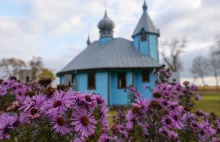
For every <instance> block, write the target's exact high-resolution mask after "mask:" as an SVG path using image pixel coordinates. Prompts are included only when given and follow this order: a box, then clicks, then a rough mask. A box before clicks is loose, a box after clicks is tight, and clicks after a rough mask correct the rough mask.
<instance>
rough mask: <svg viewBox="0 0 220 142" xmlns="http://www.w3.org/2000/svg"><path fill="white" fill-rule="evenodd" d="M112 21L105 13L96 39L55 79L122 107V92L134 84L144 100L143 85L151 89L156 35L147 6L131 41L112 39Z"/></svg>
mask: <svg viewBox="0 0 220 142" xmlns="http://www.w3.org/2000/svg"><path fill="white" fill-rule="evenodd" d="M114 27H115V24H114V22H113V21H112V20H111V19H110V18H109V17H108V15H107V12H105V15H104V18H103V19H102V20H101V21H100V22H99V23H98V28H99V30H100V31H99V33H100V38H99V40H97V41H94V42H90V40H89V38H88V41H87V45H88V46H87V48H86V49H85V50H84V51H82V52H81V53H80V54H79V55H78V56H76V57H75V58H74V59H73V60H72V61H71V62H70V63H69V64H67V65H66V66H65V67H64V68H63V69H62V70H61V71H60V72H58V73H57V76H58V77H60V83H61V84H66V85H71V84H74V86H75V90H76V91H80V92H86V91H88V92H95V93H99V94H100V95H101V96H102V97H103V98H104V99H105V100H106V103H107V104H108V105H126V104H127V102H128V101H127V93H126V92H124V89H125V88H126V87H127V86H129V85H134V86H135V87H136V88H138V90H139V91H140V92H141V93H142V95H143V96H144V97H146V98H151V96H152V93H151V92H150V91H149V90H145V89H144V85H148V86H150V87H152V88H153V87H154V86H155V83H154V81H155V79H156V76H155V75H152V71H153V69H154V68H155V67H158V66H160V65H159V57H158V37H159V35H160V33H159V30H157V29H156V28H155V26H154V24H153V22H152V21H151V19H150V17H149V15H148V12H147V4H146V2H144V5H143V14H142V16H141V18H140V20H139V22H138V24H137V26H136V28H135V29H134V32H133V34H132V38H133V40H132V41H130V40H128V39H124V38H114V36H113V35H114V31H113V30H114Z"/></svg>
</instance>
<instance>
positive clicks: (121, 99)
mask: <svg viewBox="0 0 220 142" xmlns="http://www.w3.org/2000/svg"><path fill="white" fill-rule="evenodd" d="M126 80H127V82H126V84H127V86H129V85H132V72H131V71H127V72H126ZM110 85H111V86H110V87H111V91H110V104H111V105H127V104H128V99H127V93H126V92H125V91H124V90H125V89H118V72H117V71H115V72H111V78H110Z"/></svg>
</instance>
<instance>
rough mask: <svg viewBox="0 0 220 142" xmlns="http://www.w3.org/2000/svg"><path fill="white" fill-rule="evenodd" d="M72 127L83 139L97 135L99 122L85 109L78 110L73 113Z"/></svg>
mask: <svg viewBox="0 0 220 142" xmlns="http://www.w3.org/2000/svg"><path fill="white" fill-rule="evenodd" d="M72 121H73V122H72V123H71V124H72V125H73V126H74V130H75V131H76V132H78V133H79V134H80V136H82V137H88V136H91V135H93V134H94V133H95V129H96V126H95V124H97V121H96V120H95V118H94V117H93V116H92V115H91V113H88V112H87V111H86V110H85V109H80V110H76V111H75V112H73V113H72Z"/></svg>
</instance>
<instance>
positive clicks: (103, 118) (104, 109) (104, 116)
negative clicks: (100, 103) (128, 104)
mask: <svg viewBox="0 0 220 142" xmlns="http://www.w3.org/2000/svg"><path fill="white" fill-rule="evenodd" d="M108 111H109V108H107V107H106V106H104V107H102V108H101V124H102V126H103V127H105V126H106V127H108V126H109V124H108V120H107V118H108V116H109V114H108Z"/></svg>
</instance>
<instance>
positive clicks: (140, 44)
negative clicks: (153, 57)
mask: <svg viewBox="0 0 220 142" xmlns="http://www.w3.org/2000/svg"><path fill="white" fill-rule="evenodd" d="M133 42H134V46H135V48H136V49H137V50H138V51H139V52H140V53H143V54H145V55H149V44H148V43H149V38H147V40H146V41H140V35H136V36H134V41H133Z"/></svg>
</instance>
